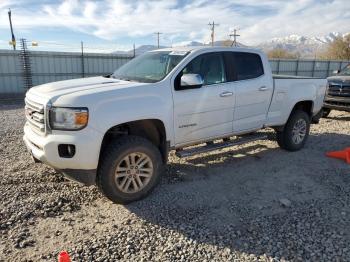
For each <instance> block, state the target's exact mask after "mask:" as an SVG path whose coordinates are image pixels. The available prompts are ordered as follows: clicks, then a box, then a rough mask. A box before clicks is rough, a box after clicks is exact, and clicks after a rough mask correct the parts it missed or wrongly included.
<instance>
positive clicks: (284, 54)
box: [267, 48, 299, 59]
mask: <svg viewBox="0 0 350 262" xmlns="http://www.w3.org/2000/svg"><path fill="white" fill-rule="evenodd" d="M267 56H268V57H269V58H287V59H296V58H298V57H299V55H298V54H294V53H291V52H288V51H287V50H285V49H282V48H275V49H272V50H270V51H268V52H267Z"/></svg>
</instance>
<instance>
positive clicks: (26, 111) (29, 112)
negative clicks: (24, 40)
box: [25, 108, 34, 117]
mask: <svg viewBox="0 0 350 262" xmlns="http://www.w3.org/2000/svg"><path fill="white" fill-rule="evenodd" d="M33 112H34V111H33V110H31V109H30V108H26V109H25V114H26V115H27V116H29V117H31V116H32V114H33Z"/></svg>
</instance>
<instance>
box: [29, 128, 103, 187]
mask: <svg viewBox="0 0 350 262" xmlns="http://www.w3.org/2000/svg"><path fill="white" fill-rule="evenodd" d="M102 139H103V134H101V133H100V132H98V131H96V130H94V129H92V128H88V127H86V128H85V129H83V130H81V131H53V132H52V134H49V135H45V136H44V135H40V134H38V133H36V132H35V131H33V130H32V129H31V127H30V126H29V125H28V124H26V125H25V126H24V136H23V140H24V142H25V144H26V146H27V148H28V150H29V152H30V153H31V155H32V156H33V157H34V159H36V160H39V161H40V162H42V163H45V164H47V165H49V166H51V167H53V168H54V169H56V170H58V171H60V172H61V173H63V174H64V175H65V176H67V177H68V178H71V179H73V180H76V181H79V182H82V183H84V184H88V185H91V184H93V183H94V182H95V177H96V170H97V166H98V160H99V152H100V146H101V143H102ZM59 144H73V145H75V147H76V153H75V154H74V156H73V157H71V158H64V157H60V156H59V152H58V145H59Z"/></svg>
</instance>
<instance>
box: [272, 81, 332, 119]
mask: <svg viewBox="0 0 350 262" xmlns="http://www.w3.org/2000/svg"><path fill="white" fill-rule="evenodd" d="M273 85H274V92H273V95H272V99H271V104H270V107H269V110H268V113H267V121H266V126H279V125H284V124H285V123H286V122H287V120H288V118H289V115H290V113H291V111H292V110H293V108H294V106H295V105H296V104H297V103H298V102H301V101H312V105H313V106H312V115H316V114H317V113H318V112H319V111H320V110H321V108H322V105H323V100H324V96H325V92H326V85H327V80H326V79H318V78H308V77H305V78H300V77H287V76H274V77H273Z"/></svg>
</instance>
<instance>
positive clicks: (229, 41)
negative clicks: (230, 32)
mask: <svg viewBox="0 0 350 262" xmlns="http://www.w3.org/2000/svg"><path fill="white" fill-rule="evenodd" d="M222 46H232V40H229V39H226V40H223V41H222Z"/></svg>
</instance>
